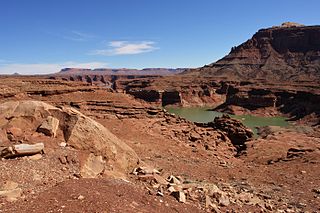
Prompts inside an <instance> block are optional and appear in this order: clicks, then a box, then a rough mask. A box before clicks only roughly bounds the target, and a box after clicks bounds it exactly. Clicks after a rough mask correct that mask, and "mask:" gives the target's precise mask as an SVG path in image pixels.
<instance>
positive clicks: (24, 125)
mask: <svg viewBox="0 0 320 213" xmlns="http://www.w3.org/2000/svg"><path fill="white" fill-rule="evenodd" d="M48 118H50V119H57V120H59V129H58V131H57V140H60V141H61V140H62V141H65V142H66V145H67V146H70V147H73V148H75V149H76V150H79V151H83V152H87V153H91V155H89V163H88V161H87V163H83V165H84V166H85V167H88V165H91V164H90V159H96V158H93V157H92V155H94V156H97V159H103V161H105V164H104V165H103V167H104V169H103V171H104V173H106V174H117V173H122V174H125V173H126V172H128V171H130V169H131V168H132V167H133V166H134V165H136V163H137V162H138V156H137V155H136V153H135V152H134V151H133V150H132V149H131V148H130V147H129V146H128V145H127V144H125V143H124V142H122V141H121V140H120V139H118V138H117V137H116V136H115V135H113V134H112V133H111V132H110V131H109V130H107V129H106V128H105V127H104V126H102V125H101V124H100V123H98V122H96V121H94V120H92V119H91V118H89V117H87V116H85V115H83V114H82V113H80V112H78V111H76V110H75V109H71V108H66V107H61V108H56V107H54V106H51V105H49V104H46V103H44V102H40V101H12V102H6V103H4V104H1V105H0V127H1V129H7V128H10V127H12V126H14V127H16V128H20V129H21V130H23V132H25V133H24V136H25V139H24V140H27V141H30V142H32V141H33V140H31V139H35V134H34V133H35V132H36V130H37V129H38V127H39V125H40V124H43V122H45V121H47V120H48ZM38 130H39V129H38ZM27 133H28V134H27ZM30 147H31V148H32V146H30ZM15 150H16V149H14V150H13V151H15ZM17 154H19V152H17ZM87 176H92V175H87Z"/></svg>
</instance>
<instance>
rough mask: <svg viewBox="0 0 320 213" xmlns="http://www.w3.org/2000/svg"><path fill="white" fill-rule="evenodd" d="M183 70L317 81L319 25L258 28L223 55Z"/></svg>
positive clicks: (319, 75) (244, 77)
mask: <svg viewBox="0 0 320 213" xmlns="http://www.w3.org/2000/svg"><path fill="white" fill-rule="evenodd" d="M184 73H185V74H197V75H204V76H217V77H225V78H228V79H230V80H251V79H257V80H270V81H275V80H278V81H283V80H289V81H299V82H300V81H315V80H316V81H319V80H320V26H302V25H299V24H292V23H284V24H282V25H281V26H280V27H272V28H268V29H261V30H259V31H258V32H257V33H255V34H254V35H253V37H252V38H251V39H249V40H248V41H246V42H245V43H243V44H241V45H239V46H237V47H233V48H232V49H231V52H230V53H229V54H228V55H227V56H225V57H224V58H222V59H220V60H218V61H217V62H215V63H212V64H210V65H206V66H204V67H202V68H199V69H194V70H188V71H186V72H184Z"/></svg>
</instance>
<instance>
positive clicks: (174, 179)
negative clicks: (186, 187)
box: [168, 175, 181, 184]
mask: <svg viewBox="0 0 320 213" xmlns="http://www.w3.org/2000/svg"><path fill="white" fill-rule="evenodd" d="M168 181H169V182H170V183H173V184H181V182H180V180H179V179H178V178H177V177H175V176H173V175H170V176H169V177H168Z"/></svg>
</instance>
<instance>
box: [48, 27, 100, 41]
mask: <svg viewBox="0 0 320 213" xmlns="http://www.w3.org/2000/svg"><path fill="white" fill-rule="evenodd" d="M47 33H48V34H50V35H53V36H56V37H59V38H62V39H66V40H69V41H79V42H80V41H89V40H91V39H93V38H95V37H96V36H95V35H93V34H90V33H84V32H81V31H78V30H72V31H69V32H65V33H56V32H47Z"/></svg>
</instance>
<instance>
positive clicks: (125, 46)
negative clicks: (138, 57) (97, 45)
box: [90, 41, 159, 56]
mask: <svg viewBox="0 0 320 213" xmlns="http://www.w3.org/2000/svg"><path fill="white" fill-rule="evenodd" d="M154 45H155V42H153V41H139V42H129V41H111V42H109V45H108V46H109V48H107V49H100V50H94V51H93V52H91V53H90V54H91V55H106V56H110V55H135V54H141V53H146V52H152V51H154V50H156V49H159V48H157V47H155V46H154Z"/></svg>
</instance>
